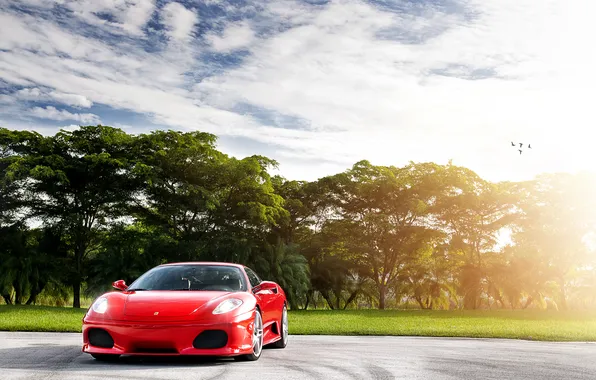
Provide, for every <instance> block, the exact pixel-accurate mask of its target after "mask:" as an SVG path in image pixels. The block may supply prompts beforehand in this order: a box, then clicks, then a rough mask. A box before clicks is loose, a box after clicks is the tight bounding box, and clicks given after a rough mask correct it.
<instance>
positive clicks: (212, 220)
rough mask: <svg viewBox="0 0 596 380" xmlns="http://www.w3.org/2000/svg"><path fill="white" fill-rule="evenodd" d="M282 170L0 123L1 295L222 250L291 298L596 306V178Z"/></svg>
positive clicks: (107, 133)
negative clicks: (310, 176) (313, 176)
mask: <svg viewBox="0 0 596 380" xmlns="http://www.w3.org/2000/svg"><path fill="white" fill-rule="evenodd" d="M275 165H276V163H275V161H273V160H271V159H268V158H266V157H262V156H256V155H255V156H251V157H246V158H243V159H237V158H233V157H230V156H227V155H225V154H223V153H222V152H220V151H218V150H217V148H216V137H215V136H214V135H211V134H208V133H202V132H187V133H183V132H176V131H155V132H151V133H148V134H139V135H131V134H127V133H126V132H124V131H122V130H120V129H117V128H112V127H107V126H86V127H81V128H79V129H76V130H73V131H66V130H62V131H60V132H58V133H57V134H55V135H53V136H43V135H41V134H39V133H36V132H31V131H18V130H9V129H5V128H2V129H0V295H1V296H2V299H3V302H4V303H7V304H23V303H26V304H35V303H39V301H38V300H39V299H40V297H43V298H44V299H48V298H55V299H65V298H67V297H72V298H73V306H74V307H80V306H81V297H82V296H85V295H87V296H89V297H93V296H95V295H97V294H98V293H100V292H103V291H105V290H107V289H109V288H110V284H111V282H112V281H114V280H117V279H124V280H126V282H127V283H130V282H132V281H133V280H134V279H135V278H137V277H138V276H139V275H140V274H142V273H143V272H144V271H146V270H148V269H150V268H152V267H153V266H155V265H158V264H161V263H164V262H174V261H196V260H201V261H205V260H209V261H211V260H213V261H231V262H237V263H243V264H247V265H249V266H250V267H252V268H253V269H255V270H256V271H257V272H258V273H260V274H261V276H262V277H264V278H266V279H269V280H273V281H277V282H278V283H279V284H280V285H281V286H282V287H283V288H284V289H285V291H286V292H287V294H288V297H289V302H290V306H291V308H292V309H300V308H304V309H306V308H321V307H324V308H331V309H345V308H361V307H362V308H367V307H375V308H380V309H384V308H396V307H417V308H422V309H458V308H464V309H479V308H513V309H516V308H528V307H538V308H547V307H551V308H558V309H566V308H571V307H578V308H582V307H592V306H594V305H595V303H596V302H595V301H596V270H593V269H592V268H593V267H594V264H595V262H596V254H595V253H594V246H595V245H594V242H595V241H596V239H594V231H595V227H596V197H594V194H596V177H595V176H593V175H588V174H548V175H546V174H545V175H542V176H538V177H537V178H536V179H535V180H532V181H526V182H501V183H491V182H489V181H486V180H483V179H482V178H480V177H479V176H478V175H476V174H475V173H474V172H472V171H471V170H469V169H466V168H463V167H459V166H455V165H452V164H451V163H450V164H447V165H437V164H434V163H409V164H408V165H406V166H404V167H393V166H375V165H372V164H371V163H369V162H368V161H360V162H358V163H356V164H355V165H354V166H353V167H352V168H350V169H349V170H346V171H345V172H342V173H339V174H336V175H331V176H327V177H324V178H321V179H319V180H317V181H313V182H306V181H292V180H287V179H285V178H282V177H280V176H271V175H270V174H269V171H270V170H271V169H272V168H274V167H275ZM503 241H504V242H505V243H503Z"/></svg>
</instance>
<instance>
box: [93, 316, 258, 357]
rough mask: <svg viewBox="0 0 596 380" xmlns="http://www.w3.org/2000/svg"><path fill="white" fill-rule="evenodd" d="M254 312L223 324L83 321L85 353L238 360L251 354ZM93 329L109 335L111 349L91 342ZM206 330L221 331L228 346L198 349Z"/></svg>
mask: <svg viewBox="0 0 596 380" xmlns="http://www.w3.org/2000/svg"><path fill="white" fill-rule="evenodd" d="M253 325H254V312H249V313H244V314H241V315H238V316H236V317H234V318H232V319H230V320H229V321H226V322H222V323H217V322H216V323H189V322H168V323H161V324H159V323H150V322H131V321H111V320H103V321H99V320H84V321H83V352H86V353H89V354H116V355H143V356H146V355H159V356H166V355H167V356H177V355H207V356H236V355H243V354H249V353H251V352H252V334H253ZM93 329H102V330H105V331H107V332H108V333H109V334H110V336H111V338H112V340H113V346H112V347H110V348H104V347H99V346H96V345H93V344H92V343H93V342H90V339H89V332H91V331H93ZM206 330H221V331H224V332H225V333H226V334H227V342H226V343H225V345H223V346H222V347H218V348H195V347H194V346H193V341H194V340H195V338H196V337H197V336H198V335H199V334H200V333H202V332H203V331H206Z"/></svg>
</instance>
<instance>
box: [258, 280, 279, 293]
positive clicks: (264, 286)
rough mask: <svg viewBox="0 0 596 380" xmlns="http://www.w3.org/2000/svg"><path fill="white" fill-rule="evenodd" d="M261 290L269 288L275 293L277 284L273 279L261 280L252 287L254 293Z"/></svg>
mask: <svg viewBox="0 0 596 380" xmlns="http://www.w3.org/2000/svg"><path fill="white" fill-rule="evenodd" d="M263 290H271V291H272V292H273V293H277V284H276V283H275V282H273V281H263V282H261V283H260V284H259V285H257V286H255V288H254V291H255V293H256V292H262V291H263Z"/></svg>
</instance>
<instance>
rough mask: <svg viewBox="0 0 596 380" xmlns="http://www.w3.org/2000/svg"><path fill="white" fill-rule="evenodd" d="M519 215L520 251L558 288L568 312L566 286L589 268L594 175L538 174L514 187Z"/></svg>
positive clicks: (517, 237)
mask: <svg viewBox="0 0 596 380" xmlns="http://www.w3.org/2000/svg"><path fill="white" fill-rule="evenodd" d="M516 191H517V195H518V196H519V197H520V203H519V205H520V208H521V210H522V217H521V219H520V222H519V228H517V229H516V231H515V234H514V236H513V239H514V241H515V243H516V245H517V246H518V251H519V252H520V253H523V254H525V255H527V257H529V258H530V262H532V263H534V265H540V267H541V268H542V271H543V272H546V273H548V274H549V276H550V280H552V281H554V282H556V284H557V285H558V294H555V295H554V296H555V298H556V299H557V300H558V304H559V306H560V307H561V308H563V309H566V308H567V298H568V294H567V293H568V292H567V287H568V286H569V285H570V282H571V280H572V279H573V278H574V277H575V275H576V274H577V273H578V271H579V272H581V271H582V269H583V267H584V266H586V265H589V264H590V258H589V250H588V247H587V243H586V238H587V236H589V234H590V233H593V232H594V230H595V227H596V213H595V212H594V210H596V201H594V197H593V194H594V193H595V192H596V177H595V176H593V175H589V174H577V175H574V174H563V173H561V174H551V175H542V176H539V177H537V178H536V180H534V181H529V182H525V183H521V184H518V185H517V186H516Z"/></svg>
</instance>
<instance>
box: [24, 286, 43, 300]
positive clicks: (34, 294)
mask: <svg viewBox="0 0 596 380" xmlns="http://www.w3.org/2000/svg"><path fill="white" fill-rule="evenodd" d="M44 287H45V285H42V286H38V285H36V286H34V287H33V289H31V295H29V299H28V300H27V303H25V305H32V304H33V305H35V302H36V301H37V296H38V295H39V294H40V293H41V292H42V291H43V288H44Z"/></svg>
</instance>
